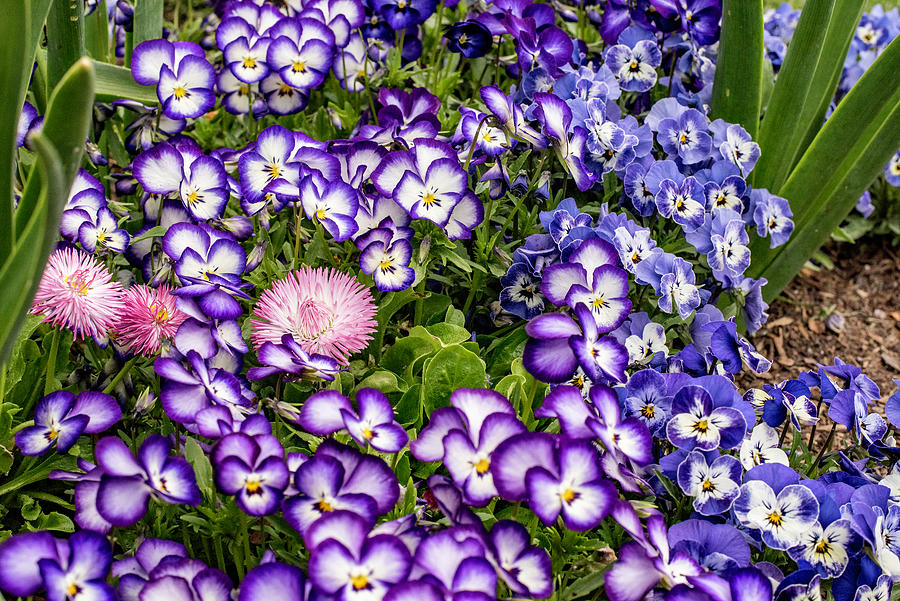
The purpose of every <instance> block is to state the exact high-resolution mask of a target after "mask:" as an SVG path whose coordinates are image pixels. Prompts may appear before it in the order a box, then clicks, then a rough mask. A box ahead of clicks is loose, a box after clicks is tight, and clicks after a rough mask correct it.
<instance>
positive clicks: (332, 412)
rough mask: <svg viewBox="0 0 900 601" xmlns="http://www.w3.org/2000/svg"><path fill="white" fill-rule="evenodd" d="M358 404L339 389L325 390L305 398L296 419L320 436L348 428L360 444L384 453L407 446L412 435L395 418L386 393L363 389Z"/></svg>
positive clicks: (357, 397) (358, 396)
mask: <svg viewBox="0 0 900 601" xmlns="http://www.w3.org/2000/svg"><path fill="white" fill-rule="evenodd" d="M356 404H357V406H358V410H354V409H353V405H352V403H351V402H350V399H348V398H347V397H346V396H344V395H342V394H341V393H339V392H337V391H336V390H322V391H320V392H317V393H315V394H314V395H312V396H311V397H309V398H308V399H307V400H306V402H305V403H304V404H303V407H301V408H300V415H299V416H298V418H297V421H298V422H299V424H300V425H301V426H302V427H303V428H304V429H305V430H307V431H309V432H312V433H313V434H318V435H320V436H327V435H328V434H333V433H335V432H338V431H340V430H347V432H348V433H349V434H350V436H351V438H353V440H355V441H356V443H357V444H358V445H360V446H362V447H365V446H366V445H372V448H373V449H375V450H377V451H381V452H382V453H396V452H397V451H399V450H400V449H402V448H403V447H404V446H406V443H407V441H408V440H409V436H408V435H407V434H406V431H405V430H404V429H403V428H402V427H401V426H400V424H398V423H397V422H396V421H395V420H394V409H393V407H391V403H390V401H388V398H387V397H386V396H384V394H382V393H381V392H380V391H378V390H376V389H374V388H360V389H359V390H358V391H357V392H356Z"/></svg>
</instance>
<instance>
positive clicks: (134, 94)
mask: <svg viewBox="0 0 900 601" xmlns="http://www.w3.org/2000/svg"><path fill="white" fill-rule="evenodd" d="M94 72H95V74H96V78H97V100H98V101H100V102H112V101H113V100H119V99H120V98H127V99H129V100H137V101H138V102H142V103H144V104H147V105H156V104H159V98H157V96H156V89H155V88H154V87H153V86H142V85H141V84H139V83H138V82H136V81H134V77H132V76H131V70H130V69H126V68H124V67H117V66H116V65H110V64H109V63H99V62H96V61H95V62H94Z"/></svg>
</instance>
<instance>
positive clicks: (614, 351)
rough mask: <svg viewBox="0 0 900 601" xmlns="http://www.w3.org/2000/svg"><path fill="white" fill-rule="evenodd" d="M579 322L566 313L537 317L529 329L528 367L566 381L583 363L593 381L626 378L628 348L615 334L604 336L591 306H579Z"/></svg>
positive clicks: (539, 375)
mask: <svg viewBox="0 0 900 601" xmlns="http://www.w3.org/2000/svg"><path fill="white" fill-rule="evenodd" d="M575 314H576V316H577V317H578V320H579V322H580V324H581V325H580V326H579V323H578V322H576V321H575V320H574V319H572V318H571V317H570V316H568V315H566V314H564V313H546V314H544V315H539V316H538V317H535V318H534V319H532V320H531V321H530V322H528V325H526V326H525V331H526V332H527V333H528V335H529V336H531V339H529V340H528V342H526V343H525V350H524V355H523V357H522V361H523V363H524V365H525V368H526V369H527V370H528V371H529V372H530V373H531V374H532V375H534V376H535V377H536V378H538V379H540V380H541V381H544V382H554V383H557V382H565V381H567V380H569V378H571V377H572V374H574V373H575V370H576V369H577V368H578V367H579V366H580V367H581V368H582V369H583V370H584V372H585V374H587V376H588V377H589V378H590V379H591V381H593V382H602V381H614V382H622V381H624V380H625V367H626V364H627V363H628V351H627V349H625V347H624V346H622V345H621V344H620V343H619V342H618V341H617V340H616V339H615V338H613V337H612V336H602V335H601V334H600V331H599V329H598V328H597V322H596V320H595V319H594V317H593V315H592V313H591V310H590V309H589V308H587V306H586V305H584V304H578V305H577V306H576V307H575Z"/></svg>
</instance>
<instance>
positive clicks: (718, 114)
mask: <svg viewBox="0 0 900 601" xmlns="http://www.w3.org/2000/svg"><path fill="white" fill-rule="evenodd" d="M763 52H764V47H763V2H762V0H725V3H724V5H723V7H722V38H721V41H720V42H719V57H718V60H717V61H716V79H715V82H714V84H713V93H712V102H711V116H712V118H714V119H718V118H721V119H724V120H725V121H727V122H729V123H740V124H741V125H742V126H743V128H744V129H746V130H747V132H748V133H749V134H750V135H751V136H753V137H756V131H757V129H758V127H759V111H760V104H761V102H762V86H763V80H762V76H763Z"/></svg>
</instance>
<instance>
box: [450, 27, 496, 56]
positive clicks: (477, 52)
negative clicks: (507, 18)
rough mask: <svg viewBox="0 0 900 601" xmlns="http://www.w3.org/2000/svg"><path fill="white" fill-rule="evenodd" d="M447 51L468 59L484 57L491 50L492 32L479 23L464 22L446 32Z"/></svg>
mask: <svg viewBox="0 0 900 601" xmlns="http://www.w3.org/2000/svg"><path fill="white" fill-rule="evenodd" d="M444 37H445V38H447V49H448V50H450V51H451V52H459V53H460V54H462V55H463V56H464V57H466V58H478V57H480V56H484V55H485V54H486V53H487V51H488V50H490V48H491V32H490V31H488V28H487V27H485V26H484V25H482V24H481V23H479V22H478V21H472V20H469V21H462V22H460V23H456V24H454V25H451V26H450V27H448V28H447V29H446V30H445V31H444Z"/></svg>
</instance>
